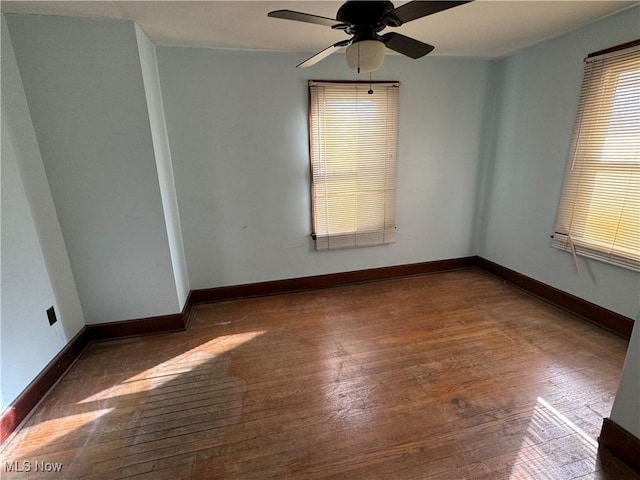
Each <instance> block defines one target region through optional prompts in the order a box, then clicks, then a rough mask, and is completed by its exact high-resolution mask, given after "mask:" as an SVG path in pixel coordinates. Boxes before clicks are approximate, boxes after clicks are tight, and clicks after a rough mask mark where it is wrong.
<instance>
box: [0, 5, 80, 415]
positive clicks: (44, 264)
mask: <svg viewBox="0 0 640 480" xmlns="http://www.w3.org/2000/svg"><path fill="white" fill-rule="evenodd" d="M0 29H1V33H2V42H1V46H2V66H1V69H2V104H1V111H2V127H1V132H2V141H1V144H2V162H1V168H0V178H1V183H2V185H1V186H0V191H1V192H2V199H1V202H0V218H1V232H2V233H1V244H2V255H1V265H2V268H1V272H2V273H1V275H0V277H1V278H0V282H1V285H2V289H1V297H0V412H1V411H3V410H4V409H5V408H6V407H7V405H8V404H9V403H10V402H11V401H13V400H14V399H15V398H16V397H17V396H18V395H19V394H20V392H21V391H22V390H24V388H25V387H26V386H27V385H28V384H29V383H30V382H31V380H32V379H34V378H35V377H36V376H37V375H38V373H40V371H41V370H42V369H43V368H44V367H45V366H46V365H47V363H49V361H50V360H51V359H52V358H53V357H54V356H55V355H56V354H57V353H58V352H59V351H60V350H61V349H62V348H63V347H64V346H65V345H66V344H67V343H68V342H69V340H71V339H72V338H73V337H74V336H75V335H76V334H77V333H78V332H79V331H80V329H81V328H82V327H83V326H84V317H83V313H82V309H81V307H80V301H79V299H78V294H77V291H76V287H75V281H74V278H73V275H72V273H71V266H70V264H69V258H68V256H67V252H66V248H65V245H64V241H63V239H62V232H61V230H60V225H59V223H58V219H57V215H56V211H55V207H54V204H53V199H52V197H51V191H50V190H49V186H48V184H47V179H46V175H45V171H44V165H43V163H42V157H41V155H40V149H39V148H38V143H37V140H36V136H35V132H34V130H33V125H32V123H31V118H30V116H29V110H28V106H27V100H26V97H25V94H24V89H23V86H22V79H21V78H20V73H19V71H18V66H17V64H16V60H15V56H14V52H13V47H12V44H11V38H10V37H9V32H8V29H7V26H6V23H5V18H4V16H2V27H1V28H0ZM51 306H53V307H54V308H55V311H56V314H57V318H58V322H57V323H55V324H54V325H52V326H49V322H48V319H47V315H46V310H47V309H48V308H49V307H51Z"/></svg>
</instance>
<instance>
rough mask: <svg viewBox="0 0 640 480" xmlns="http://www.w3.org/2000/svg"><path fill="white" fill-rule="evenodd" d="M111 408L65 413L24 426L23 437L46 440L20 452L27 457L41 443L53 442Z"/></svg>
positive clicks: (109, 411)
mask: <svg viewBox="0 0 640 480" xmlns="http://www.w3.org/2000/svg"><path fill="white" fill-rule="evenodd" d="M113 410H114V408H103V409H100V410H92V411H90V412H83V413H78V414H75V415H67V416H64V417H60V418H55V419H53V420H45V421H42V422H39V423H36V424H34V425H28V426H25V427H24V429H23V430H22V432H21V434H23V435H24V437H25V438H27V439H28V438H30V437H41V438H42V439H43V440H46V441H43V442H40V443H38V442H35V443H33V448H30V449H28V450H24V451H22V452H21V454H23V456H24V457H27V456H28V455H29V454H30V453H32V452H34V451H35V450H37V449H39V448H41V447H42V445H44V444H47V445H48V444H51V443H55V442H56V440H58V439H60V438H61V437H64V436H66V435H68V434H69V431H71V430H77V429H79V428H82V427H84V426H85V425H87V424H89V423H91V422H94V421H95V420H96V419H97V418H100V417H102V416H104V415H107V414H108V413H111V412H112V411H113Z"/></svg>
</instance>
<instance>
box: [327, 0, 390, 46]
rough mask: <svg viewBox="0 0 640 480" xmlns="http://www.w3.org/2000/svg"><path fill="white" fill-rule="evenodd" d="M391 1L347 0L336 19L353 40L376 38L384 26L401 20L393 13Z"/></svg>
mask: <svg viewBox="0 0 640 480" xmlns="http://www.w3.org/2000/svg"><path fill="white" fill-rule="evenodd" d="M394 8H395V7H394V6H393V3H391V2H389V1H377V2H376V1H359V0H349V1H348V2H346V3H345V4H344V5H342V6H341V7H340V9H339V10H338V13H337V15H336V19H337V20H338V21H339V22H342V23H343V24H347V25H346V26H345V31H346V32H347V33H348V34H349V35H354V38H353V42H359V41H361V40H373V39H376V34H377V33H378V32H380V31H381V30H383V29H384V28H385V27H388V26H391V27H397V26H400V25H402V21H401V20H400V19H399V18H398V17H396V16H395V15H394V14H393V10H394Z"/></svg>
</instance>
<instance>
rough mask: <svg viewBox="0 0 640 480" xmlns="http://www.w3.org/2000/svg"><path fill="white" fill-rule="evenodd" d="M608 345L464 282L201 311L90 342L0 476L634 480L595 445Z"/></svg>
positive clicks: (483, 282) (464, 278)
mask: <svg viewBox="0 0 640 480" xmlns="http://www.w3.org/2000/svg"><path fill="white" fill-rule="evenodd" d="M626 346H627V343H626V341H624V340H622V339H620V338H618V337H616V336H614V335H613V334H610V333H608V332H605V331H603V330H601V329H599V328H597V327H595V326H593V325H591V324H588V323H585V322H583V321H581V320H579V319H577V318H574V317H572V316H571V315H569V314H567V313H564V312H562V311H559V310H557V309H555V308H553V307H551V306H549V305H547V304H545V303H542V302H541V301H539V300H537V299H534V298H532V297H530V296H528V295H526V294H524V293H522V292H521V291H519V290H516V289H513V288H511V287H509V286H507V285H504V284H503V283H501V282H500V281H498V280H496V279H495V278H493V277H490V276H488V275H486V274H484V273H481V272H479V271H477V270H465V271H458V272H450V273H442V274H433V275H425V276H417V277H410V278H404V279H398V280H388V281H381V282H375V283H370V284H364V285H355V286H349V287H339V288H333V289H326V290H319V291H315V292H306V293H298V294H290V295H280V296H271V297H262V298H254V299H247V300H238V301H232V302H225V303H218V304H210V305H201V306H199V307H196V308H195V310H194V317H193V318H192V321H191V324H190V326H189V330H188V331H187V332H184V333H173V334H165V335H158V336H151V337H143V338H136V339H131V340H127V341H119V342H111V343H102V344H93V345H91V346H90V347H89V348H88V350H87V351H86V352H85V353H84V354H83V355H82V356H81V357H80V359H79V360H78V362H76V363H75V364H74V365H73V367H72V368H71V369H70V370H69V372H68V373H67V374H66V375H65V376H64V377H63V379H62V380H61V381H60V382H59V384H58V385H57V386H56V387H55V388H54V389H53V390H52V391H51V393H50V394H49V395H48V396H47V397H46V399H45V400H44V401H43V402H42V404H41V405H40V406H39V407H38V408H37V409H36V410H35V411H34V413H33V415H32V416H31V418H30V419H29V420H28V421H27V423H26V424H25V425H24V426H23V427H22V428H21V430H20V431H19V432H17V434H16V435H15V436H14V437H13V438H12V439H11V440H10V441H9V442H7V443H6V444H5V446H4V448H3V451H2V473H1V474H0V476H1V477H2V478H3V479H4V478H7V479H14V478H29V479H32V478H46V479H53V478H64V479H78V478H90V479H101V480H102V479H111V478H114V479H115V478H118V479H120V478H133V479H136V480H140V479H180V478H191V479H243V480H245V479H320V478H322V479H326V478H331V479H367V480H370V479H403V480H404V479H433V480H436V479H447V480H449V479H491V480H499V479H509V480H516V479H535V480H540V479H608V480H614V479H615V480H626V479H637V478H638V476H637V475H635V474H634V473H633V472H632V471H631V470H629V469H627V468H626V467H625V466H624V465H623V464H621V463H620V462H619V461H617V460H616V459H615V458H612V457H611V456H609V455H607V453H606V452H598V445H597V441H596V438H597V436H598V434H599V431H600V427H601V424H602V418H603V417H607V416H609V413H610V410H611V405H612V402H613V398H614V396H615V393H616V389H617V385H618V381H619V377H620V372H621V368H622V363H623V361H624V356H625V351H626ZM56 463H59V464H61V471H59V472H57V473H55V472H51V471H38V472H36V469H39V470H43V469H49V470H53V469H55V468H56V465H55V464H56ZM27 467H30V471H28V472H27V471H23V472H19V471H17V470H19V469H22V470H25V469H26V468H27ZM8 470H13V471H11V472H9V471H8Z"/></svg>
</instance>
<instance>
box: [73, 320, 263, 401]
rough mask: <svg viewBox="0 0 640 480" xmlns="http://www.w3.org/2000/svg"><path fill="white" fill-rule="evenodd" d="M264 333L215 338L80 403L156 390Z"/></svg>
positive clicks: (247, 333)
mask: <svg viewBox="0 0 640 480" xmlns="http://www.w3.org/2000/svg"><path fill="white" fill-rule="evenodd" d="M265 333H266V331H264V330H257V331H253V332H243V333H235V334H232V335H223V336H220V337H216V338H214V339H213V340H210V341H208V342H206V343H203V344H201V345H198V346H197V347H195V348H192V349H191V350H188V351H186V352H184V353H182V354H180V355H178V356H176V357H173V358H170V359H169V360H167V361H164V362H161V363H159V364H157V365H155V366H153V367H152V368H149V369H147V370H144V371H142V372H140V373H138V374H136V375H134V376H132V377H130V378H128V379H126V380H124V381H123V382H121V383H119V384H117V385H113V386H112V387H109V388H107V389H104V390H102V391H100V392H98V393H95V394H93V395H91V396H89V397H87V398H85V399H83V400H81V401H80V402H78V403H89V402H97V401H103V400H107V399H110V398H114V397H118V396H121V395H131V394H135V393H140V392H144V391H149V390H153V389H155V388H158V387H159V386H162V385H164V384H165V383H167V382H170V381H171V380H173V379H175V378H176V377H178V376H180V375H183V374H185V373H188V372H190V371H193V370H195V369H197V368H198V367H200V366H202V365H204V364H205V363H207V362H208V361H210V360H212V359H214V358H218V357H221V356H222V355H224V354H225V353H228V352H230V351H232V350H234V349H236V348H238V347H240V346H241V345H243V344H245V343H248V342H250V341H252V340H254V339H255V338H257V337H259V336H261V335H264V334H265Z"/></svg>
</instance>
